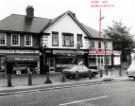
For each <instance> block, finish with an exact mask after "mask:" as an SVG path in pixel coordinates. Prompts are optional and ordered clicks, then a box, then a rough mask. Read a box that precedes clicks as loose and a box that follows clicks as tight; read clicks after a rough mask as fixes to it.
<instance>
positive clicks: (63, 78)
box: [61, 71, 66, 82]
mask: <svg viewBox="0 0 135 106" xmlns="http://www.w3.org/2000/svg"><path fill="white" fill-rule="evenodd" d="M61 74H62V79H61V81H62V82H66V77H65V74H64V72H63V71H62V72H61Z"/></svg>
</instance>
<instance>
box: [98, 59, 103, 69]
mask: <svg viewBox="0 0 135 106" xmlns="http://www.w3.org/2000/svg"><path fill="white" fill-rule="evenodd" d="M97 66H98V67H99V68H102V69H104V57H103V56H98V57H97Z"/></svg>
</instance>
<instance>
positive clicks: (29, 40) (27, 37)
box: [24, 35, 32, 46]
mask: <svg viewBox="0 0 135 106" xmlns="http://www.w3.org/2000/svg"><path fill="white" fill-rule="evenodd" d="M24 45H25V46H32V35H25V36H24Z"/></svg>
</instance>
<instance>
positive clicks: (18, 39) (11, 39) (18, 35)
mask: <svg viewBox="0 0 135 106" xmlns="http://www.w3.org/2000/svg"><path fill="white" fill-rule="evenodd" d="M13 35H18V45H14V44H13ZM11 46H20V34H11Z"/></svg>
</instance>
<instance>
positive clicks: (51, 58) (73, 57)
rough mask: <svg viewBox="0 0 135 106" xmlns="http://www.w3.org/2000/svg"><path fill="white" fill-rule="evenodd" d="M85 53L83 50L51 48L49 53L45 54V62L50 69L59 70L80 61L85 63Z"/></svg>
mask: <svg viewBox="0 0 135 106" xmlns="http://www.w3.org/2000/svg"><path fill="white" fill-rule="evenodd" d="M85 54H86V52H85V51H84V50H78V51H77V50H52V52H51V53H50V54H46V58H47V64H48V65H49V69H50V71H55V72H60V71H62V70H63V69H64V68H66V67H70V66H72V65H77V64H80V63H82V64H84V65H86V64H87V62H86V61H87V59H85V58H86V55H85ZM87 54H88V53H87ZM87 58H88V57H87Z"/></svg>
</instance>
